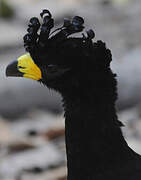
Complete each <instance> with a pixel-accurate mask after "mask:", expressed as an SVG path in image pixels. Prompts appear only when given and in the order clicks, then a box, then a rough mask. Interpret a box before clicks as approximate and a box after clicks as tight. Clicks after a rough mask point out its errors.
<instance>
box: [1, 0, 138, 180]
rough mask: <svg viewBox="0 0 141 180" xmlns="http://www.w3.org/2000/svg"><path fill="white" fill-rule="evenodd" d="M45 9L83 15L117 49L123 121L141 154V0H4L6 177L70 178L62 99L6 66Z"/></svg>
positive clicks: (99, 36)
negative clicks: (30, 23)
mask: <svg viewBox="0 0 141 180" xmlns="http://www.w3.org/2000/svg"><path fill="white" fill-rule="evenodd" d="M44 8H47V9H49V10H50V11H51V12H52V14H53V16H54V17H55V20H56V21H55V22H56V25H57V26H58V25H59V24H60V23H61V22H63V18H64V17H70V18H71V17H73V16H75V15H80V16H83V17H84V19H85V26H86V29H87V28H89V29H90V28H93V29H94V31H95V32H96V40H97V39H102V40H103V41H105V42H106V43H107V46H108V47H109V48H110V49H111V50H112V54H113V63H112V68H113V71H114V72H116V73H117V74H118V77H117V79H118V82H119V85H118V88H119V100H118V102H117V110H118V115H119V119H120V120H121V121H122V122H123V123H124V124H125V127H124V128H123V132H124V134H125V137H126V139H127V141H128V144H129V145H130V146H131V147H132V148H133V149H134V150H136V151H137V152H138V153H141V111H140V110H141V23H140V19H141V1H140V0H67V1H66V0H20V1H17V0H7V1H6V0H0V180H65V179H66V157H65V144H64V118H63V111H62V108H61V97H60V96H59V95H58V94H56V93H55V92H52V91H49V90H48V89H47V88H45V87H43V86H41V85H40V84H38V83H37V82H34V81H32V80H28V79H20V78H6V77H5V67H6V65H7V64H8V62H10V61H11V60H13V59H15V58H17V57H18V56H19V55H21V54H23V53H24V48H23V40H22V37H23V35H24V34H25V33H26V28H27V24H28V20H29V18H30V17H32V16H37V15H39V13H40V11H41V10H42V9H44Z"/></svg>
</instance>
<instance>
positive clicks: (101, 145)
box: [63, 79, 129, 180]
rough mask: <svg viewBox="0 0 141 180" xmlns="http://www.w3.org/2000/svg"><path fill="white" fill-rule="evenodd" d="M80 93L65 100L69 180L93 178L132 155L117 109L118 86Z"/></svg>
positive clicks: (88, 89) (66, 97)
mask: <svg viewBox="0 0 141 180" xmlns="http://www.w3.org/2000/svg"><path fill="white" fill-rule="evenodd" d="M113 80H114V79H113ZM112 83H115V80H114V81H113V82H112ZM81 87H82V86H81ZM78 92H79V93H77V94H75V92H72V93H70V94H68V95H64V97H63V100H64V109H65V128H66V151H67V163H68V180H80V179H81V180H87V179H92V178H94V177H93V174H95V173H94V172H99V174H100V173H101V171H103V170H105V169H108V168H110V166H112V165H113V164H115V163H116V162H117V163H118V164H120V163H122V162H123V161H124V160H125V159H126V158H127V156H128V155H129V153H127V152H128V145H127V143H126V141H125V140H124V138H123V135H122V132H121V129H120V126H121V124H122V123H120V121H118V119H117V115H116V110H115V100H116V83H115V85H114V86H113V88H112V89H110V87H106V86H105V87H102V88H94V87H91V88H90V87H88V86H87V88H85V89H84V90H83V88H82V89H80V91H78ZM97 174H98V173H97Z"/></svg>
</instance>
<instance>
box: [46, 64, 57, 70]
mask: <svg viewBox="0 0 141 180" xmlns="http://www.w3.org/2000/svg"><path fill="white" fill-rule="evenodd" d="M57 67H58V66H57V65H53V64H49V65H48V66H47V69H48V70H49V71H50V72H56V70H57Z"/></svg>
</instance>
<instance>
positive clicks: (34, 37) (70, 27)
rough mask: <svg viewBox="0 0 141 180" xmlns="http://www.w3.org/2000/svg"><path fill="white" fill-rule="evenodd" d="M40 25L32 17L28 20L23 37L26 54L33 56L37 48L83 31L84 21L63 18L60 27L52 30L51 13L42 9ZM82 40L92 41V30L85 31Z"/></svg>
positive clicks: (93, 35) (76, 18)
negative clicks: (85, 33)
mask: <svg viewBox="0 0 141 180" xmlns="http://www.w3.org/2000/svg"><path fill="white" fill-rule="evenodd" d="M40 16H41V19H42V23H40V21H39V19H38V18H36V17H33V18H31V19H30V21H29V24H28V29H27V32H28V33H27V34H26V35H25V36H24V38H23V39H24V46H25V49H26V51H27V52H29V53H31V54H33V53H34V52H35V50H36V49H37V48H44V47H47V46H48V45H49V43H52V42H53V40H55V43H57V42H61V41H64V40H65V39H67V38H68V36H70V35H72V34H74V33H78V32H81V31H83V29H84V26H83V25H84V19H83V18H82V17H79V16H75V17H74V18H73V19H72V20H70V19H67V18H65V19H64V24H63V25H62V27H60V28H57V29H55V30H53V31H52V32H51V30H52V28H53V27H54V19H53V18H52V15H51V13H50V12H49V11H48V10H46V9H44V10H43V11H42V12H41V13H40ZM82 35H83V36H82V38H83V39H93V38H94V37H95V33H94V31H93V30H89V31H87V35H84V33H83V34H82Z"/></svg>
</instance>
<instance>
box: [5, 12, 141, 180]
mask: <svg viewBox="0 0 141 180" xmlns="http://www.w3.org/2000/svg"><path fill="white" fill-rule="evenodd" d="M40 15H41V18H42V20H43V22H42V23H41V24H40V22H39V20H38V18H36V17H33V18H31V19H30V22H29V25H28V29H27V31H28V33H27V34H26V35H25V36H24V45H25V48H26V51H27V52H28V53H27V54H25V55H23V56H21V57H19V58H18V60H17V61H14V62H12V63H11V64H10V65H8V66H7V69H6V75H7V76H20V77H26V78H31V79H34V80H37V81H39V82H41V83H43V84H44V85H46V86H47V87H48V88H51V89H54V90H55V91H58V92H59V93H60V94H61V95H62V99H63V106H64V111H65V130H66V132H65V135H66V152H67V166H68V177H67V179H68V180H141V156H140V155H138V154H137V153H135V152H134V151H133V150H132V149H131V148H130V147H129V146H128V144H127V142H126V141H125V139H124V137H123V135H122V131H121V126H122V123H121V122H120V121H119V120H118V117H117V115H116V109H115V101H116V100H117V81H116V75H115V74H114V73H113V72H112V71H111V68H110V62H111V60H112V55H111V52H110V50H109V49H107V47H106V45H105V43H104V42H102V41H97V42H93V40H92V39H93V38H94V36H95V33H94V31H93V30H89V31H87V32H86V33H85V34H84V33H83V34H82V36H80V37H72V36H71V35H72V34H74V33H78V32H81V31H83V29H84V26H83V25H84V20H83V18H81V17H79V16H75V17H74V18H73V19H72V20H69V19H64V24H63V26H62V27H60V28H58V29H56V30H55V31H52V32H51V29H52V28H53V27H54V19H53V18H52V15H51V13H50V12H49V11H48V10H43V12H42V13H41V14H40Z"/></svg>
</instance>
